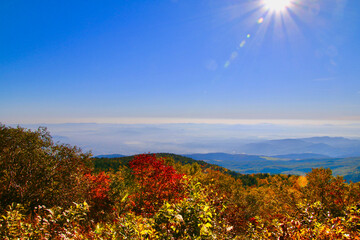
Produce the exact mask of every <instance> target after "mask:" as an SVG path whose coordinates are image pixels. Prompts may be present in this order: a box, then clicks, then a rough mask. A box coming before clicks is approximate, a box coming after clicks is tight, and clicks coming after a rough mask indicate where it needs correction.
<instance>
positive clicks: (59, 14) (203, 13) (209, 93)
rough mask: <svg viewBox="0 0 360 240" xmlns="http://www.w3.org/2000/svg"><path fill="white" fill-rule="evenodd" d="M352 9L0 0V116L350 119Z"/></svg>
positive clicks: (358, 25) (175, 0)
mask: <svg viewBox="0 0 360 240" xmlns="http://www.w3.org/2000/svg"><path fill="white" fill-rule="evenodd" d="M359 12H360V1H357V0H331V1H330V0H293V1H292V2H291V3H290V5H289V6H287V8H285V10H283V11H277V12H274V11H271V10H269V9H266V8H265V6H264V2H263V1H262V0H237V1H234V0H222V1H219V0H198V1H194V0H161V1H146V0H143V1H138V0H131V1H130V0H122V1H106V0H104V1H90V0H87V1H20V0H19V1H18V0H12V1H1V2H0V31H1V34H0V84H1V88H0V121H1V122H3V123H61V122H112V121H113V122H121V119H128V121H129V119H134V118H136V119H138V122H141V121H142V122H143V123H147V122H146V121H147V120H146V119H204V122H206V121H207V120H209V119H250V120H252V119H263V120H264V121H265V120H267V119H283V120H287V119H290V120H302V119H306V120H322V121H324V122H326V121H338V120H346V121H353V122H360V79H359V77H360V67H359V66H360V65H359V63H360V46H359V43H360V41H359V40H360V17H359V15H358V13H359ZM259 19H262V20H259ZM139 119H140V120H139ZM141 119H143V120H141ZM130 122H131V120H130ZM180 122H181V121H180Z"/></svg>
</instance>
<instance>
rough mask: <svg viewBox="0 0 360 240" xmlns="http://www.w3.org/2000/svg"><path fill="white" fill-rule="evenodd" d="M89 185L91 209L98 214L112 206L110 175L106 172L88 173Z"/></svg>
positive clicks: (86, 176)
mask: <svg viewBox="0 0 360 240" xmlns="http://www.w3.org/2000/svg"><path fill="white" fill-rule="evenodd" d="M85 179H86V180H87V182H88V184H89V187H88V198H89V199H88V201H89V204H90V206H91V211H92V212H93V213H94V214H96V213H98V212H100V211H106V210H108V209H109V208H110V198H109V191H110V177H109V175H107V174H106V173H105V172H100V173H99V174H97V175H92V174H86V175H85Z"/></svg>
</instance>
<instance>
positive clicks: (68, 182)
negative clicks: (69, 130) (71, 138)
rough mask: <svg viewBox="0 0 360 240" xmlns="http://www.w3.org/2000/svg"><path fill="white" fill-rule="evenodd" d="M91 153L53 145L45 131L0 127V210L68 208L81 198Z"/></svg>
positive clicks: (62, 145)
mask: <svg viewBox="0 0 360 240" xmlns="http://www.w3.org/2000/svg"><path fill="white" fill-rule="evenodd" d="M89 164H90V154H89V153H85V154H84V153H82V152H81V150H80V149H79V148H77V147H71V146H69V145H64V144H55V143H54V142H53V141H52V138H51V136H50V134H49V132H48V131H47V130H46V128H42V127H40V128H39V129H37V130H36V131H31V130H28V129H24V128H21V127H17V128H11V127H6V126H5V125H0V209H4V208H5V207H6V206H8V205H10V204H11V203H13V202H16V203H21V204H24V205H27V206H29V207H30V208H31V209H33V208H34V207H36V206H38V205H46V206H47V207H52V206H55V205H57V206H62V207H67V206H70V205H71V203H72V202H80V201H82V200H83V199H84V198H83V197H84V194H85V185H84V184H83V182H84V181H83V176H84V174H85V173H86V172H88V170H89V166H90V165H89Z"/></svg>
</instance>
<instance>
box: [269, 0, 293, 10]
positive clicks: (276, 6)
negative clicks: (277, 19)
mask: <svg viewBox="0 0 360 240" xmlns="http://www.w3.org/2000/svg"><path fill="white" fill-rule="evenodd" d="M263 2H264V5H265V7H266V8H267V9H269V10H270V11H275V12H281V11H283V10H285V9H286V8H288V7H289V6H290V4H291V0H263Z"/></svg>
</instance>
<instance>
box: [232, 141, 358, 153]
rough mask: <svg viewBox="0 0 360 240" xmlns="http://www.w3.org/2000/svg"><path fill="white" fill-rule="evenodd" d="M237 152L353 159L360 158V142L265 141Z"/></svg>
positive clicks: (250, 144)
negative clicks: (308, 154)
mask: <svg viewBox="0 0 360 240" xmlns="http://www.w3.org/2000/svg"><path fill="white" fill-rule="evenodd" d="M239 151H240V152H243V153H246V154H253V155H267V156H274V155H287V154H305V153H311V154H320V155H326V156H330V157H355V156H360V141H359V140H352V139H347V138H343V137H312V138H296V139H279V140H266V141H261V142H256V143H249V144H245V145H242V146H239Z"/></svg>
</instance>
